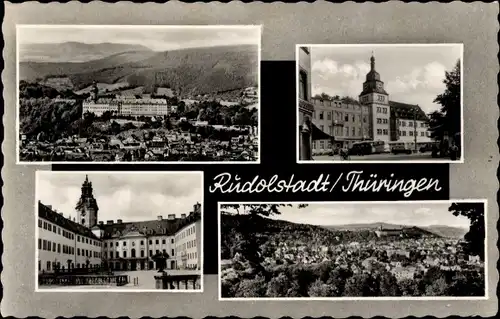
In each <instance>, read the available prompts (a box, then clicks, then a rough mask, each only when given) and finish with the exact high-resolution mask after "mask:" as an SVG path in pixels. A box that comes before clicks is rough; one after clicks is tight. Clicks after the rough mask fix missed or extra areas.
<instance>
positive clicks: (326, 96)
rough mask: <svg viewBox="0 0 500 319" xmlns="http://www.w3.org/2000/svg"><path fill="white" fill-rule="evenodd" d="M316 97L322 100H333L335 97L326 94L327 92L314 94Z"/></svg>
mask: <svg viewBox="0 0 500 319" xmlns="http://www.w3.org/2000/svg"><path fill="white" fill-rule="evenodd" d="M314 98H315V99H320V100H324V101H331V100H332V99H333V98H332V97H331V96H330V95H328V94H326V93H325V92H323V93H321V94H316V95H315V96H314Z"/></svg>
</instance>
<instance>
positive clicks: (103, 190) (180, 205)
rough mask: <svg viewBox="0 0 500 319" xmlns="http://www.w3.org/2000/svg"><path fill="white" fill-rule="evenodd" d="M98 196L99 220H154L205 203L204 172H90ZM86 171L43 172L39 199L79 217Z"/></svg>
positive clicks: (96, 197)
mask: <svg viewBox="0 0 500 319" xmlns="http://www.w3.org/2000/svg"><path fill="white" fill-rule="evenodd" d="M88 176H89V181H91V182H92V187H93V189H94V197H95V199H96V200H97V205H98V206H99V212H98V220H99V221H104V222H106V220H115V221H116V220H117V219H122V220H123V222H129V221H145V220H154V219H156V218H157V216H159V215H162V216H163V217H164V218H167V215H168V214H176V216H177V217H180V214H189V212H191V211H192V209H193V205H194V204H196V203H197V202H199V203H201V204H203V203H202V192H203V188H202V187H203V186H202V176H201V174H195V173H190V174H188V173H184V172H174V173H168V174H163V173H159V172H154V173H152V174H149V173H146V172H141V173H140V174H130V173H128V174H127V173H106V174H96V173H89V174H88ZM84 180H85V173H82V174H80V173H79V172H71V173H64V174H61V173H53V172H39V173H38V185H37V190H36V195H37V200H40V201H42V203H43V204H45V205H52V208H53V209H56V210H57V211H58V212H61V213H63V214H64V216H65V217H68V215H69V214H71V216H72V217H76V211H75V206H76V204H77V202H78V200H79V199H80V195H81V187H82V184H83V181H84Z"/></svg>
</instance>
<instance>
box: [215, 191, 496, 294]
mask: <svg viewBox="0 0 500 319" xmlns="http://www.w3.org/2000/svg"><path fill="white" fill-rule="evenodd" d="M446 203H448V204H452V203H482V204H483V206H484V251H485V258H484V292H485V296H481V297H439V296H436V297H384V296H382V297H276V298H273V297H249V298H244V297H235V298H225V297H222V283H221V266H222V265H221V244H222V238H221V237H222V236H221V222H222V220H221V215H222V214H221V206H222V205H227V204H233V205H235V204H237V205H259V204H264V205H266V204H285V205H286V204H294V205H298V204H333V205H337V204H338V205H342V204H349V205H379V204H392V205H398V204H402V205H404V204H446ZM487 216H488V200H487V199H485V198H483V199H449V200H426V201H417V200H409V201H369V202H360V201H357V202H349V201H338V202H336V201H283V202H218V203H217V227H218V229H217V231H218V234H217V243H218V247H217V254H218V256H217V260H218V274H217V281H218V282H217V286H218V296H217V297H218V300H219V301H224V302H225V301H240V302H241V301H250V302H255V301H301V302H310V301H388V300H390V301H397V302H399V301H430V300H432V301H451V300H467V301H476V300H489V299H490V292H489V281H488V276H489V271H488V266H489V263H488V257H489V255H490V254H489V252H488V240H487V239H488V223H487V220H488V219H487Z"/></svg>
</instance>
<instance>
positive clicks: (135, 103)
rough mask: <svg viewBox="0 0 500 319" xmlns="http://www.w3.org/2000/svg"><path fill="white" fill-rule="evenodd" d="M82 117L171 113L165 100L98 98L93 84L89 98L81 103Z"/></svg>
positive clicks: (122, 97) (170, 107)
mask: <svg viewBox="0 0 500 319" xmlns="http://www.w3.org/2000/svg"><path fill="white" fill-rule="evenodd" d="M82 108H83V111H82V117H83V116H85V114H86V113H94V114H95V115H96V116H101V115H103V114H104V113H105V112H107V111H108V112H111V113H112V114H113V115H122V116H164V115H168V114H169V113H170V112H171V111H172V106H171V105H168V103H167V100H166V99H155V98H136V97H135V96H118V97H117V98H115V99H110V98H99V89H98V88H97V84H96V83H94V84H93V86H92V90H91V95H90V98H89V99H88V100H86V101H84V102H83V105H82Z"/></svg>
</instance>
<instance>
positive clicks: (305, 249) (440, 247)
mask: <svg viewBox="0 0 500 319" xmlns="http://www.w3.org/2000/svg"><path fill="white" fill-rule="evenodd" d="M346 206H349V207H346ZM220 210H221V248H220V249H221V251H220V254H221V256H220V258H221V269H220V274H221V276H220V280H221V297H222V298H293V297H298V298H300V297H302V298H308V297H310V298H312V297H438V296H440V297H459V296H462V297H466V296H469V297H481V296H482V297H484V296H485V268H484V253H485V247H484V234H485V233H484V227H485V226H484V203H462V202H458V203H440V204H428V205H422V204H418V205H417V204H412V203H404V204H390V205H387V204H386V205H382V204H371V205H370V206H369V205H366V204H353V205H345V204H309V205H284V204H283V205H279V204H252V205H247V204H245V205H244V204H242V205H238V204H232V205H221V207H220ZM346 212H349V213H350V214H351V212H352V214H351V215H352V216H349V215H348V214H346ZM395 212H397V213H399V214H400V215H401V216H400V218H398V217H396V218H397V219H399V220H400V221H404V224H401V222H399V223H397V222H398V221H397V220H395V219H391V217H390V216H391V215H392V214H394V213H395ZM392 216H397V215H392ZM441 216H442V217H441ZM358 218H359V220H358V221H357V223H356V224H353V223H352V221H354V220H356V219H358ZM307 220H311V221H312V222H314V223H315V224H316V225H313V224H310V223H307V222H306V221H307ZM364 220H366V221H367V222H366V223H363V221H364ZM377 220H379V221H377ZM384 220H385V221H384ZM436 220H439V223H440V225H437V224H427V225H425V223H426V222H428V221H429V222H431V221H434V222H435V221H436ZM344 221H345V222H346V223H345V224H339V222H344ZM396 223H397V224H396ZM424 225H425V226H424ZM443 225H447V226H443ZM450 225H452V226H450Z"/></svg>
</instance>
